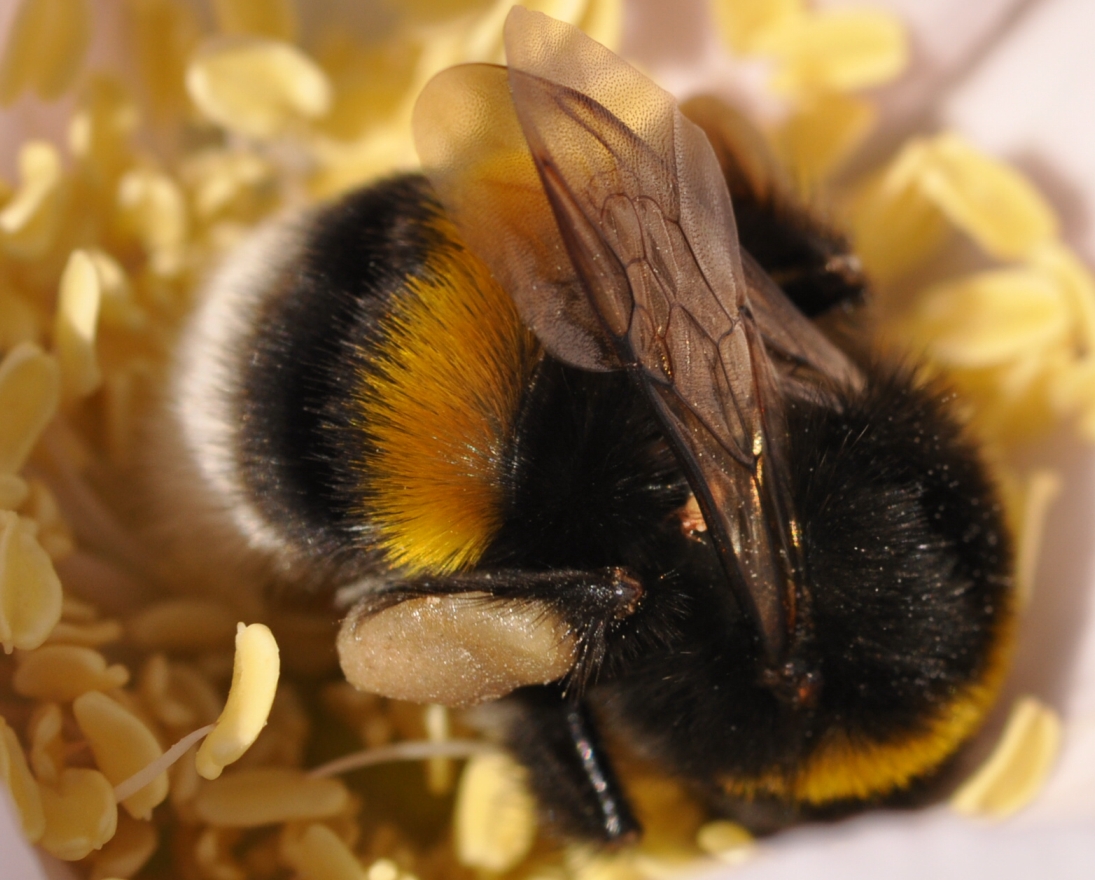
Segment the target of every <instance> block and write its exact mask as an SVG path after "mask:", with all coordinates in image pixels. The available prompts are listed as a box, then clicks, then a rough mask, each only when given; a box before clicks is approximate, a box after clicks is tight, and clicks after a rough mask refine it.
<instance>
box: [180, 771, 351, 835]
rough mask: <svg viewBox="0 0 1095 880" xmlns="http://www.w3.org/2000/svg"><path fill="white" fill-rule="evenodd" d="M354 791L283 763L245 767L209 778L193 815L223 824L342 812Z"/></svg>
mask: <svg viewBox="0 0 1095 880" xmlns="http://www.w3.org/2000/svg"><path fill="white" fill-rule="evenodd" d="M349 801H350V793H349V791H348V790H347V789H346V786H345V785H344V784H343V783H342V781H341V780H339V779H329V778H327V779H317V778H314V777H311V776H307V775H305V774H304V773H302V772H301V771H299V770H290V769H287V768H282V767H259V768H254V769H250V768H249V769H241V770H236V771H235V772H233V773H229V774H227V775H225V776H222V777H220V778H219V779H216V780H214V781H212V782H209V783H206V784H205V785H204V786H202V787H201V789H200V790H199V791H198V794H197V796H196V797H195V798H194V802H193V809H194V815H195V816H196V817H197V818H198V819H200V820H201V821H202V822H206V823H208V824H210V825H214V826H216V827H218V828H255V827H258V826H260V825H274V824H277V823H279V822H291V821H295V820H299V819H326V818H329V817H331V816H337V815H338V814H340V813H342V812H343V811H344V810H345V809H346V808H347V805H348V804H349Z"/></svg>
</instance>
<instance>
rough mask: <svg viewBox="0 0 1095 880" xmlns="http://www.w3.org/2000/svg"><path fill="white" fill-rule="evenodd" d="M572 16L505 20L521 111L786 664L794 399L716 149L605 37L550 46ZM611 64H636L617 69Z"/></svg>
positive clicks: (616, 322) (715, 534)
mask: <svg viewBox="0 0 1095 880" xmlns="http://www.w3.org/2000/svg"><path fill="white" fill-rule="evenodd" d="M560 27H561V26H560V25H559V24H558V23H554V22H550V20H548V19H545V18H543V17H542V16H537V15H535V14H533V13H528V12H524V11H520V10H515V11H514V12H512V13H511V14H510V17H509V19H508V20H507V24H506V51H507V59H508V60H509V62H510V66H509V79H510V88H511V91H512V94H513V102H514V106H515V107H516V109H517V117H518V121H519V122H520V125H521V128H522V130H523V131H524V134H525V138H526V140H527V142H528V146H529V150H530V151H531V153H532V156H533V160H534V161H535V163H536V167H537V168H538V170H539V172H540V177H541V180H542V181H543V185H544V190H545V192H546V193H547V198H548V201H549V203H550V204H551V207H552V210H553V211H554V213H555V217H556V219H557V221H558V226H559V229H560V232H561V236H562V239H563V242H564V244H565V245H566V248H567V251H568V253H569V254H570V258H571V260H572V261H573V263H574V267H575V270H576V272H577V274H578V276H579V277H580V278H581V279H582V281H583V283H584V285H585V288H586V291H587V293H588V296H589V300H590V302H591V303H592V305H593V310H594V312H595V313H596V314H597V317H598V318H599V319H600V321H601V322H602V325H603V327H604V329H605V331H606V334H607V335H608V337H609V338H610V339H611V341H612V344H613V346H614V347H615V350H616V355H617V357H618V358H619V360H620V361H621V362H622V363H624V364H625V365H626V366H627V367H629V368H630V369H632V370H633V371H635V372H636V374H637V375H638V377H639V380H640V384H641V385H642V386H643V387H644V388H645V389H646V391H647V393H648V394H649V396H650V399H651V401H652V403H653V405H654V408H655V411H656V412H657V413H658V415H659V418H660V419H661V421H662V424H663V427H664V428H665V431H666V435H667V437H668V438H669V440H670V442H671V443H672V444H673V446H674V448H675V449H676V451H677V453H678V456H679V458H680V460H681V461H682V463H683V465H684V467H685V470H686V471H687V473H688V476H689V481H690V484H691V486H692V488H693V491H694V492H695V494H696V497H697V500H698V501H699V502H700V506H701V508H702V510H703V513H704V517H705V520H706V522H707V527H708V531H709V533H710V534H711V536H712V538H713V540H714V542H715V545H716V547H717V548H718V550H719V554H720V557H721V558H722V560H723V563H724V566H725V568H726V570H727V574H728V575H729V577H730V579H731V582H732V583H734V584H736V585H737V586H738V587H739V589H738V594H739V596H740V597H741V598H742V600H743V604H744V606H745V608H746V609H747V610H748V611H749V612H750V613H751V614H753V615H754V616H755V618H756V622H757V624H758V629H759V632H760V634H761V637H762V642H763V643H764V647H765V649H766V654H767V655H768V658H769V660H770V661H772V662H776V660H778V658H779V657H781V656H782V653H783V649H784V647H785V645H786V642H787V639H788V637H789V633H790V631H791V629H792V628H793V621H794V604H795V592H794V575H795V569H796V567H797V566H796V559H797V551H796V549H795V547H794V545H793V543H792V537H791V533H792V531H793V530H792V528H791V518H792V516H793V512H792V511H791V509H790V502H789V497H788V493H787V490H786V485H785V475H786V473H787V462H786V445H787V439H786V431H785V429H784V424H783V417H784V396H783V394H782V393H781V390H780V388H779V384H778V378H777V376H776V374H775V372H774V370H773V368H772V364H771V362H770V360H769V358H768V355H767V353H766V352H765V349H764V345H763V342H762V339H761V334H760V331H759V330H758V328H757V326H756V323H755V322H754V320H753V317H752V314H751V312H750V308H749V302H748V296H747V289H746V278H745V272H744V269H743V266H742V263H741V255H740V251H739V249H738V247H737V233H736V229H735V225H734V216H733V210H732V208H731V205H730V198H729V194H728V193H727V190H726V186H725V184H724V182H723V180H722V173H721V170H720V168H719V165H718V161H717V160H716V158H715V156H714V153H713V152H712V150H711V147H710V145H709V144H708V142H707V140H706V138H705V136H704V134H703V133H702V131H700V129H698V128H697V127H696V126H694V125H693V124H692V123H690V122H688V121H687V120H686V119H685V118H684V117H683V116H682V115H681V114H680V112H679V111H678V110H677V108H676V104H675V103H674V101H673V99H672V98H671V97H670V96H669V95H668V94H667V93H665V92H663V91H662V90H661V89H658V88H657V86H655V85H654V84H653V83H651V82H650V81H649V80H646V79H645V78H642V77H639V75H638V74H636V73H635V72H634V71H632V70H631V68H629V67H627V65H625V64H624V62H623V61H621V60H619V59H617V58H615V56H613V55H611V53H608V52H607V50H603V49H600V47H596V48H589V49H588V51H587V52H586V53H585V54H583V53H582V52H578V51H574V50H573V46H574V45H575V44H576V45H579V46H581V45H583V43H582V41H583V40H586V38H584V37H582V36H581V35H580V34H578V33H577V32H576V31H570V32H569V37H568V39H569V40H570V44H571V47H572V49H571V56H572V57H571V58H570V59H569V63H567V62H566V61H564V60H560V57H559V55H558V54H556V53H554V52H544V51H542V49H541V47H543V46H544V45H549V46H550V45H551V44H552V42H553V41H557V40H556V37H555V32H556V31H558V30H559V28H560ZM544 32H546V33H544ZM590 42H591V41H590ZM593 46H596V44H593ZM598 50H599V52H598ZM541 56H544V57H546V58H548V59H549V61H550V63H545V64H537V59H539V58H540V57H541ZM587 56H588V57H592V58H594V59H595V60H597V61H598V62H599V67H598V71H599V73H598V74H597V75H591V74H590V73H589V72H588V71H585V70H584V69H583V64H582V60H583V59H584V58H585V57H587ZM608 61H611V62H612V63H613V64H614V65H616V66H617V67H620V68H624V69H625V70H626V71H628V72H629V74H627V75H625V74H623V73H620V74H612V73H611V72H609V73H607V74H606V73H605V72H604V70H603V67H604V64H606V63H608ZM525 65H527V67H526V66H525ZM530 68H531V69H530ZM543 74H547V75H549V76H552V77H558V78H559V79H561V80H563V82H559V81H555V80H553V79H549V78H548V76H545V75H543ZM628 76H630V77H631V80H630V82H629V85H628V89H629V93H628V96H627V99H626V101H624V102H623V104H622V106H623V111H622V112H624V113H625V115H630V119H629V121H628V122H625V121H624V120H623V119H621V118H620V117H619V116H617V115H616V114H615V113H614V112H612V111H611V110H610V109H609V108H608V107H607V106H605V105H604V104H602V103H601V102H600V100H599V97H600V96H604V97H605V98H606V100H608V101H609V102H610V103H611V102H612V101H614V100H617V98H618V89H617V88H616V87H615V86H614V85H613V84H615V83H619V82H628ZM571 82H574V83H577V84H578V85H580V86H581V88H582V89H583V90H584V91H579V90H577V89H576V88H574V87H572V86H571V85H570V83H571ZM602 82H607V83H608V84H609V86H608V87H602V86H601V85H599V84H600V83H602ZM590 92H593V93H594V94H590ZM637 108H638V109H637Z"/></svg>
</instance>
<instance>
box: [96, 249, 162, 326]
mask: <svg viewBox="0 0 1095 880" xmlns="http://www.w3.org/2000/svg"><path fill="white" fill-rule="evenodd" d="M85 253H86V254H87V255H88V257H89V258H90V259H91V262H92V264H93V265H94V266H95V274H96V275H97V276H98V279H99V291H100V294H101V301H100V318H101V320H102V322H103V324H104V325H110V326H114V327H123V328H125V329H127V330H142V329H144V327H145V326H146V324H147V323H148V316H147V315H146V314H145V313H144V311H143V310H142V309H141V307H140V305H138V304H137V302H136V301H135V300H134V296H133V286H132V285H131V284H130V282H129V277H128V276H127V275H126V272H125V269H123V268H122V266H121V264H120V263H119V262H118V261H117V260H115V259H114V257H112V256H111V255H110V254H108V253H107V252H106V251H104V250H101V249H99V248H88V249H87V250H86V251H85Z"/></svg>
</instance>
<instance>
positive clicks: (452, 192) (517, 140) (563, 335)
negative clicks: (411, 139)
mask: <svg viewBox="0 0 1095 880" xmlns="http://www.w3.org/2000/svg"><path fill="white" fill-rule="evenodd" d="M413 127H414V136H415V145H416V147H417V149H418V155H419V157H420V158H421V160H422V165H423V167H424V169H425V171H426V173H427V176H428V177H429V179H430V182H431V183H432V184H433V187H434V189H435V190H436V191H437V195H438V197H439V198H440V199H441V202H442V204H443V205H444V206H445V209H446V211H447V212H448V214H449V215H450V216H451V217H452V218H453V219H454V220H456V222H457V225H458V226H459V227H460V230H461V233H462V235H463V237H464V239H465V240H466V241H467V243H468V244H469V245H470V246H471V249H472V250H473V251H474V252H475V253H476V254H478V255H479V256H480V257H481V258H482V259H484V260H485V261H486V262H487V264H488V265H489V266H490V268H491V270H492V271H493V273H494V275H495V277H496V278H497V279H498V282H499V283H500V284H501V285H502V287H503V288H504V289H505V290H507V291H508V292H509V293H510V295H511V296H512V297H513V299H514V302H515V303H516V305H517V308H518V310H519V311H520V313H521V317H522V318H523V319H524V321H525V323H527V324H528V325H529V327H530V328H531V329H532V331H533V332H534V333H535V334H536V336H537V338H538V339H539V340H540V341H541V342H542V343H543V344H544V346H545V347H546V348H547V350H548V351H550V352H551V353H552V354H554V355H556V356H557V357H559V358H560V359H561V360H565V361H567V362H568V363H571V364H573V365H574V366H576V367H581V368H583V369H587V370H606V369H611V368H614V367H616V366H618V365H617V364H616V362H615V360H614V355H613V354H612V351H611V348H610V346H609V343H608V341H607V340H606V339H605V338H604V332H603V330H602V329H601V326H600V323H599V321H598V320H597V317H596V315H595V314H594V313H593V309H592V308H591V307H590V305H589V300H588V297H587V296H586V294H585V290H584V289H583V287H582V284H581V281H580V280H579V279H578V277H577V276H576V275H575V274H574V268H573V266H572V265H571V263H570V257H568V256H567V252H566V247H565V246H564V244H563V241H562V239H561V238H560V236H559V230H558V227H557V226H556V225H555V220H554V218H553V217H552V214H551V208H550V206H549V205H548V202H547V197H546V196H545V195H544V188H543V186H542V185H541V183H540V177H539V174H538V173H537V171H536V166H535V164H534V163H533V161H532V156H531V155H529V151H528V147H527V146H526V144H525V136H524V134H522V133H521V126H520V124H519V123H518V121H517V116H516V115H515V114H514V112H513V101H512V99H511V98H510V92H509V84H508V81H507V78H506V69H505V68H504V67H498V66H496V65H488V64H466V65H462V66H460V67H452V68H449V69H448V70H443V71H442V72H441V73H439V74H437V76H435V77H434V78H433V79H432V80H430V82H429V83H428V84H427V86H426V88H425V89H424V90H423V91H422V94H421V95H420V96H419V98H418V102H417V104H416V105H415V108H414V120H413Z"/></svg>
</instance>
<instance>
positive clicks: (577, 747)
mask: <svg viewBox="0 0 1095 880" xmlns="http://www.w3.org/2000/svg"><path fill="white" fill-rule="evenodd" d="M499 708H500V709H502V711H503V713H504V715H505V716H508V717H506V718H505V722H504V732H503V736H504V740H505V742H506V745H507V746H508V747H509V749H510V750H511V751H512V753H513V754H514V756H515V757H516V758H517V759H518V760H519V761H520V762H521V763H522V764H523V765H524V766H525V767H526V768H527V769H528V773H529V782H530V785H531V787H532V790H533V793H534V794H535V796H536V798H537V800H538V801H539V803H540V808H541V810H542V812H543V813H544V814H545V816H546V818H547V820H548V823H549V824H550V825H551V826H552V827H554V828H555V829H557V830H558V831H559V832H561V833H562V834H564V835H567V836H571V837H576V838H579V839H583V840H589V841H594V842H598V843H600V844H602V845H607V846H618V845H623V844H627V843H633V842H635V841H637V840H638V838H639V836H640V835H641V833H642V826H641V825H640V824H639V822H638V820H637V819H636V818H635V815H634V813H633V812H632V809H631V805H630V803H629V802H628V799H627V796H626V794H625V793H624V791H623V788H622V787H621V786H620V782H619V780H618V779H617V777H616V772H615V770H614V769H613V767H612V763H611V761H610V760H609V757H608V754H607V753H606V751H605V749H604V747H603V745H602V744H601V741H600V737H599V735H598V733H597V729H596V725H595V723H594V721H593V718H592V716H591V714H590V712H589V709H588V707H587V706H586V704H585V703H584V702H583V701H581V700H575V699H572V698H567V697H565V696H563V695H562V693H561V691H560V689H559V688H558V687H555V686H550V685H549V686H544V687H529V688H523V689H521V690H519V691H516V692H514V693H513V694H512V695H511V696H510V697H508V698H507V699H506V700H505V701H504V706H500V707H499Z"/></svg>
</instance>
